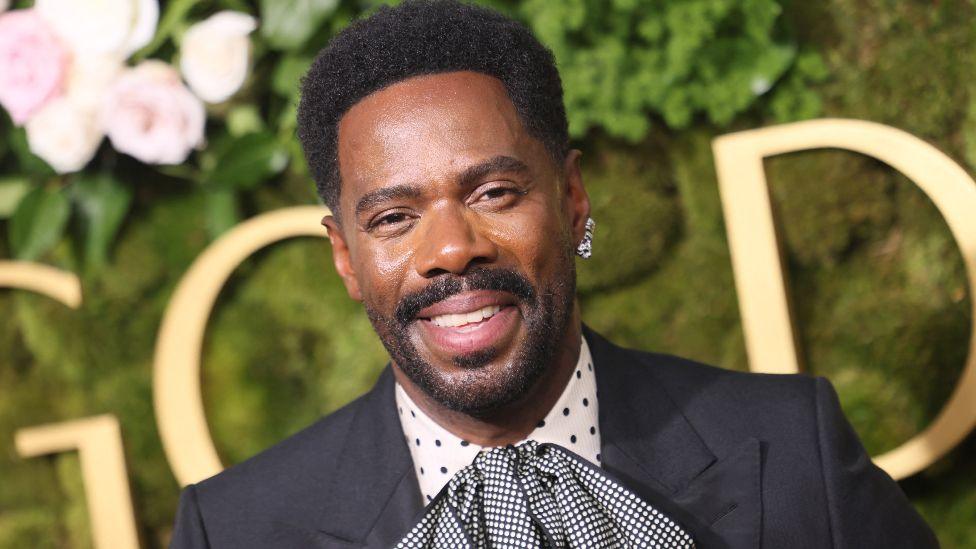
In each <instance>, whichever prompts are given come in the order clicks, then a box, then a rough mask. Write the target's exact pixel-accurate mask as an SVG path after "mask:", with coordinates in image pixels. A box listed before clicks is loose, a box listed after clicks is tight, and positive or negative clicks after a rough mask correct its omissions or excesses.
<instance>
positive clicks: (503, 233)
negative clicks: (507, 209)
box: [489, 203, 571, 279]
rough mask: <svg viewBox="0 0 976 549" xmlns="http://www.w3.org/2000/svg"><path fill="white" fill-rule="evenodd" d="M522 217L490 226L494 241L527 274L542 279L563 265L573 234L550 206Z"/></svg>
mask: <svg viewBox="0 0 976 549" xmlns="http://www.w3.org/2000/svg"><path fill="white" fill-rule="evenodd" d="M533 206H534V207H531V208H525V209H523V210H522V211H520V212H518V213H507V214H505V215H499V216H497V219H494V220H492V223H490V224H489V226H490V238H492V240H494V241H495V243H496V245H497V246H498V247H499V248H500V249H501V250H503V253H504V255H507V256H508V257H510V258H511V259H512V260H513V261H515V262H516V263H517V264H518V265H519V266H520V268H521V269H523V270H524V271H526V274H528V275H530V276H531V277H533V278H536V279H538V278H541V277H543V276H544V275H546V274H548V273H550V272H552V271H553V270H554V269H555V268H557V266H559V265H562V263H563V262H564V261H563V258H562V256H563V255H565V251H564V248H565V246H566V243H567V242H568V241H569V239H570V235H571V233H570V231H569V228H568V227H567V226H565V224H564V223H562V220H561V218H560V217H559V216H558V215H556V214H555V213H554V212H555V211H556V210H555V208H554V207H553V206H551V205H549V204H546V203H540V204H538V205H535V204H533Z"/></svg>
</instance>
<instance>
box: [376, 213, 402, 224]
mask: <svg viewBox="0 0 976 549" xmlns="http://www.w3.org/2000/svg"><path fill="white" fill-rule="evenodd" d="M406 218H407V216H406V215H405V214H402V213H395V214H390V215H384V216H383V217H381V218H379V219H377V220H376V224H377V225H392V224H394V223H399V222H401V221H403V220H404V219H406Z"/></svg>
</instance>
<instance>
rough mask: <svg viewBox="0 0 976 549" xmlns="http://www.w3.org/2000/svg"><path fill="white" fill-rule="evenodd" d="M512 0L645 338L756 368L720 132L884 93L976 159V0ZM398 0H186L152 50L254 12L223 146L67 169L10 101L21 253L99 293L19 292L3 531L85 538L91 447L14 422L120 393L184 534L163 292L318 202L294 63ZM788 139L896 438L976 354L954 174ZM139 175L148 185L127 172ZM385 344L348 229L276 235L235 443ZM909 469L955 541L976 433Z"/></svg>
mask: <svg viewBox="0 0 976 549" xmlns="http://www.w3.org/2000/svg"><path fill="white" fill-rule="evenodd" d="M28 4H29V2H20V3H19V4H18V5H21V6H26V5H28ZM492 5H494V6H495V7H498V8H500V9H502V10H504V11H506V12H508V13H510V14H512V15H514V16H516V17H518V18H520V19H522V20H523V21H525V22H526V23H527V24H529V25H530V26H531V27H532V28H533V29H534V30H535V31H536V33H537V34H538V36H539V37H540V38H541V39H542V40H543V41H544V42H545V43H546V44H548V45H549V46H550V47H552V48H553V50H554V52H555V54H556V57H557V59H558V62H559V64H560V68H561V71H562V75H563V79H564V84H565V87H566V101H567V108H568V111H569V113H570V117H571V129H572V133H573V136H574V138H575V139H576V145H577V146H578V147H579V148H581V149H582V150H583V151H584V160H583V166H584V172H585V182H586V184H587V187H588V189H589V192H590V194H591V198H592V201H593V205H594V215H593V217H594V218H596V219H597V221H598V230H597V234H596V240H595V252H594V256H593V259H591V260H590V261H588V262H585V263H581V265H580V268H581V274H580V296H581V301H582V308H583V316H584V320H585V321H586V322H588V323H590V324H591V325H592V326H593V327H594V328H596V329H597V330H599V331H602V332H604V333H606V334H607V335H609V336H610V337H611V338H612V339H614V340H616V341H618V342H620V343H622V344H626V345H630V346H634V347H638V348H643V349H652V350H656V351H663V352H670V353H675V354H679V355H684V356H688V357H691V358H694V359H698V360H701V361H704V362H708V363H712V364H716V365H719V366H722V367H725V368H730V369H737V370H745V369H747V364H746V356H745V350H744V343H743V337H742V332H741V327H740V320H739V312H738V308H737V303H736V296H735V291H734V287H733V280H732V272H731V265H730V260H729V252H728V248H727V242H726V238H725V233H724V224H723V219H722V214H721V205H720V202H719V196H718V188H717V182H716V178H715V168H714V164H713V158H712V154H711V150H710V141H711V139H712V138H713V137H715V136H717V135H721V134H723V133H728V132H731V131H735V130H740V129H749V128H756V127H761V126H766V125H772V124H777V123H782V122H787V121H793V120H800V119H807V118H816V117H845V118H859V119H865V120H871V121H875V122H880V123H884V124H889V125H892V126H895V127H898V128H901V129H904V130H906V131H908V132H910V133H912V134H914V135H916V136H918V137H920V138H922V139H924V140H926V141H928V142H930V143H932V144H934V145H935V146H936V147H937V148H939V149H940V150H942V151H944V152H946V153H947V154H949V155H950V156H951V157H952V158H953V159H954V160H955V161H957V162H959V163H960V164H961V165H962V166H963V167H964V168H966V169H967V171H968V172H969V173H976V78H973V75H974V74H976V6H974V3H973V2H972V1H963V0H941V1H933V0H927V1H922V0H902V1H896V0H824V1H818V2H801V1H795V2H793V1H789V0H613V1H609V0H606V1H597V0H563V1H560V2H552V1H549V0H524V1H521V2H516V1H501V0H499V1H496V2H493V3H492ZM373 7H374V3H373V2H368V1H367V2H364V1H355V0H341V1H338V0H311V1H298V0H260V1H258V0H252V1H246V0H214V1H209V2H199V3H195V2H187V1H185V0H173V1H171V2H167V3H165V4H164V5H163V8H162V18H161V20H160V25H159V29H158V31H157V34H156V36H155V39H154V40H153V42H152V43H151V44H150V45H149V46H147V48H146V49H144V50H143V51H142V52H141V53H137V54H136V56H137V57H138V56H140V55H142V56H143V57H145V56H149V55H152V56H157V57H159V56H161V57H164V58H169V57H171V56H173V55H175V52H176V51H177V48H178V45H179V41H180V39H181V34H182V32H183V30H185V28H186V27H187V25H188V22H189V21H191V20H196V19H200V18H202V17H205V16H207V15H209V14H211V13H213V12H215V11H218V10H222V9H233V10H237V11H244V12H248V13H250V14H252V15H254V16H255V17H256V18H257V19H258V21H259V28H258V30H257V31H256V32H255V34H254V35H253V37H252V39H253V52H252V68H251V76H250V77H249V79H248V81H247V82H246V84H245V86H244V88H243V90H242V91H241V92H239V93H238V94H237V95H235V96H234V97H233V98H231V99H230V100H229V101H227V102H225V103H222V104H219V105H215V106H210V107H208V120H207V141H208V145H207V147H206V148H204V149H203V150H200V151H198V152H196V153H194V154H193V155H192V157H191V158H190V159H188V161H187V162H186V163H184V164H181V165H178V166H171V167H161V166H148V165H145V164H142V163H140V162H137V161H135V160H133V159H132V158H130V157H128V156H125V155H122V154H120V153H117V152H115V151H114V150H112V149H111V148H110V147H108V146H107V145H104V146H103V147H102V149H100V150H99V152H98V154H97V156H96V157H95V160H93V161H92V163H91V164H89V165H88V167H87V168H85V170H84V171H82V172H80V173H77V174H71V175H55V174H54V172H52V171H51V170H50V169H49V168H48V167H47V166H45V165H44V163H43V161H41V160H40V159H38V158H36V157H34V156H33V155H32V154H31V153H30V152H29V150H28V149H27V146H26V139H25V137H24V134H23V130H22V129H20V128H15V127H14V126H13V124H12V123H11V122H10V120H9V119H3V121H2V122H0V136H3V137H0V258H30V259H34V260H36V261H40V262H43V263H46V264H50V265H55V266H58V267H61V268H64V269H68V270H71V271H74V272H77V273H79V275H80V276H82V279H83V287H84V290H83V291H84V303H83V305H82V306H81V307H80V308H79V309H77V310H70V309H67V308H65V307H63V306H62V305H60V304H58V303H56V302H54V301H52V300H50V299H47V298H43V297H40V296H38V295H35V294H31V293H28V292H24V291H10V290H3V291H2V292H0V319H2V322H0V547H87V546H89V545H90V541H89V540H90V535H89V532H88V526H87V521H88V518H87V511H86V509H85V506H84V497H83V487H82V485H81V481H80V479H81V476H80V471H79V464H78V460H77V457H76V456H74V455H71V454H63V455H58V456H56V457H52V458H34V459H30V460H24V459H21V458H18V457H17V455H16V452H15V450H14V448H13V433H14V431H15V430H16V429H18V428H21V427H25V426H31V425H37V424H41V423H46V422H56V421H63V420H68V419H73V418H78V417H83V416H89V415H94V414H99V413H112V414H115V415H116V416H118V418H119V419H120V421H121V423H122V428H123V436H124V444H125V450H126V457H127V460H128V465H129V468H130V479H131V482H132V487H133V497H134V502H135V506H136V513H137V520H138V522H139V524H140V528H141V534H142V535H143V538H144V546H145V547H165V546H166V544H167V542H168V536H169V533H170V529H171V524H172V520H173V515H174V510H175V507H176V501H177V497H178V492H179V488H178V486H177V484H176V481H175V480H174V478H173V476H172V474H171V472H170V471H169V469H168V465H167V463H166V461H165V458H164V456H163V453H162V449H161V446H160V442H159V438H158V433H157V431H156V428H155V423H154V417H153V410H152V405H151V373H152V353H153V347H154V343H155V337H156V332H157V329H158V327H159V323H160V320H161V316H162V313H163V311H164V309H165V307H166V304H167V301H168V299H169V298H170V296H171V294H172V291H173V288H174V286H175V285H176V283H177V282H178V280H179V278H180V277H181V275H182V274H183V273H184V272H185V271H186V269H187V267H188V266H189V265H190V264H191V262H192V261H193V260H194V258H195V257H196V256H197V255H198V254H199V253H200V252H201V251H202V250H204V249H205V248H206V247H207V245H208V244H209V243H210V242H212V241H213V239H214V238H216V237H218V236H219V235H220V234H221V233H222V232H223V231H225V230H226V229H227V228H229V227H231V226H233V225H234V224H235V223H237V222H238V221H239V220H242V219H246V218H248V217H250V216H253V215H256V214H258V213H261V212H266V211H270V210H274V209H276V208H282V207H287V206H293V205H299V204H314V203H316V198H315V194H314V189H313V185H312V183H311V182H310V180H309V178H308V175H307V172H306V168H305V167H304V164H303V162H302V159H301V155H300V151H299V149H298V146H297V143H296V141H295V139H294V137H293V133H294V103H295V99H296V97H295V86H296V82H297V79H298V78H299V76H300V75H301V74H302V72H303V71H304V69H305V68H306V67H307V65H308V63H309V61H310V59H311V57H312V56H313V55H314V53H315V52H316V51H318V49H319V48H320V47H321V46H322V45H324V44H325V43H326V42H327V41H328V39H329V37H330V36H331V35H332V34H334V32H335V31H336V30H337V29H340V28H341V27H342V26H344V25H345V24H347V23H348V21H349V20H350V19H351V18H353V17H355V16H357V15H358V14H360V13H363V12H365V11H368V10H370V9H372V8H373ZM766 168H767V171H768V175H769V179H770V183H771V186H772V194H773V197H774V202H775V206H776V209H777V213H778V216H779V219H780V221H781V223H782V229H783V234H784V240H785V242H784V253H785V255H786V258H787V264H788V270H789V276H790V280H791V290H792V297H793V301H794V303H795V306H796V318H797V323H798V330H799V337H800V340H801V344H802V348H803V355H804V356H803V359H804V361H805V363H806V364H807V368H808V370H809V371H811V372H812V373H814V374H818V375H825V376H828V377H829V378H830V379H831V380H832V381H833V383H834V384H835V386H836V387H837V389H838V391H839V393H840V396H841V399H842V402H843V405H844V408H845V411H846V412H847V414H848V417H849V418H850V419H851V421H852V422H853V423H854V425H855V427H856V428H857V430H858V432H859V433H860V435H861V437H862V439H863V440H864V442H865V444H866V446H867V447H868V449H869V450H870V451H871V452H872V453H875V454H877V453H880V452H883V451H885V450H888V449H891V448H894V447H895V446H897V445H898V444H900V443H901V442H903V441H905V440H907V439H908V438H909V437H911V436H912V435H913V434H914V433H917V432H918V431H920V430H921V429H922V428H924V427H925V426H926V425H928V424H929V423H930V422H931V421H932V419H933V418H934V417H935V415H936V414H937V413H938V411H939V410H940V408H941V407H942V405H943V403H944V402H945V401H946V398H947V396H948V395H949V393H950V392H951V390H952V388H953V387H954V385H955V382H956V379H957V377H958V375H959V373H960V371H961V369H962V365H963V362H964V360H965V358H966V349H967V347H968V343H969V333H970V331H971V329H972V318H971V316H970V308H969V292H971V291H972V290H971V289H970V288H967V286H966V282H965V276H964V271H963V265H962V260H961V256H960V252H959V251H958V248H957V247H956V245H955V243H954V241H953V239H952V238H951V236H950V234H949V232H948V229H947V227H946V225H945V223H944V221H943V220H942V218H941V217H940V215H939V214H938V212H937V211H936V209H935V207H934V206H933V205H932V203H931V201H929V200H928V199H927V198H926V197H925V196H924V194H923V193H922V192H921V191H920V190H919V189H917V188H916V187H915V186H914V184H913V183H912V182H910V181H908V180H907V179H905V178H904V177H902V176H900V175H898V174H897V173H895V172H893V171H892V170H891V169H889V168H887V167H886V166H884V165H882V164H880V163H878V162H876V161H874V160H871V159H869V158H865V157H861V156H858V155H856V154H853V153H845V152H838V151H816V152H808V153H801V154H792V155H786V156H783V157H777V158H774V159H771V160H769V161H767V163H766ZM99 189H103V190H104V189H115V191H112V192H108V191H105V192H102V191H99ZM119 192H122V193H123V194H127V195H129V198H128V199H127V200H125V201H123V202H124V205H123V206H118V205H117V204H118V201H117V200H116V201H112V199H111V198H105V197H106V196H109V197H111V196H112V195H117V194H118V193H119ZM25 196H26V197H30V196H33V197H34V198H32V199H31V200H33V202H30V201H27V199H26V198H24V197H25ZM52 196H53V197H54V198H50V197H52ZM92 197H94V198H92ZM48 201H53V202H59V201H60V202H59V203H63V204H64V206H63V207H62V206H58V207H59V208H62V209H64V210H65V212H66V213H65V214H63V215H60V217H58V216H55V217H56V218H57V219H60V218H62V217H63V218H64V221H63V223H61V224H60V225H59V224H55V225H58V226H54V227H52V226H51V219H52V217H51V215H50V210H45V208H44V207H41V206H39V205H43V204H45V203H46V202H48ZM53 202H52V203H53ZM25 204H26V205H25ZM86 204H87V205H89V206H86ZM91 204H96V205H99V204H101V205H104V204H109V205H112V204H115V205H116V206H113V207H115V210H112V211H116V210H119V211H121V212H122V213H121V214H120V215H118V218H119V221H118V223H117V224H113V225H112V226H111V227H108V228H105V227H102V228H100V229H93V227H94V226H96V225H97V221H95V220H97V219H99V217H98V215H97V213H98V212H99V211H103V210H99V209H98V208H94V209H92V208H91V207H90V205H91ZM93 211H94V212H95V214H93V213H92V212H93ZM973 215H976V212H974V213H973ZM106 233H107V236H106ZM93 250H94V251H93ZM99 250H104V252H100V251H99ZM385 360H386V358H385V353H384V351H383V349H382V347H381V346H380V344H379V343H378V341H377V340H376V338H375V336H374V335H373V333H372V330H371V328H370V326H369V323H368V321H367V319H366V317H365V315H364V314H363V312H362V310H361V308H360V307H359V306H358V305H357V304H355V303H353V302H352V301H350V300H349V299H348V298H347V297H346V295H345V292H344V289H343V288H342V285H341V283H340V282H339V280H338V278H337V276H336V275H335V273H334V272H333V269H332V267H331V262H330V251H329V247H328V244H327V242H326V241H325V240H317V239H313V238H302V239H295V240H291V241H286V242H283V243H280V244H278V245H274V246H272V247H270V248H267V249H265V250H263V251H262V252H259V253H257V254H255V255H254V256H252V257H251V258H250V259H249V260H248V261H247V262H246V263H245V264H243V265H242V266H241V267H240V268H239V269H238V270H237V272H236V273H235V275H234V277H233V278H232V280H231V281H230V282H229V283H228V284H227V286H226V287H225V288H224V290H223V292H222V294H221V297H220V300H219V303H218V305H217V307H216V309H215V311H214V313H213V316H212V318H211V322H210V325H209V328H208V333H207V338H206V345H205V356H204V360H203V367H204V378H205V379H204V387H205V401H206V406H207V413H208V418H209V422H210V426H211V429H212V431H213V434H214V437H215V440H216V444H217V447H218V449H219V451H220V452H221V454H222V456H223V458H224V460H225V462H227V463H234V462H238V461H241V460H243V459H245V458H247V457H248V456H250V455H253V454H254V453H256V452H258V451H260V450H261V449H263V448H265V447H267V446H269V445H271V444H273V443H274V442H276V441H278V440H280V439H282V438H284V437H285V436H287V435H289V434H290V433H293V432H295V431H297V430H298V429H300V428H301V427H303V426H305V425H307V424H309V423H311V422H312V421H314V420H315V419H316V418H317V417H319V416H320V415H322V414H325V413H328V412H330V411H332V410H335V409H336V408H338V407H339V406H341V405H343V404H345V403H346V402H348V401H350V400H351V399H352V398H354V397H355V396H357V395H358V394H360V393H362V392H363V391H365V390H366V389H367V388H368V387H369V386H370V385H371V384H372V382H373V380H374V379H375V377H376V375H377V374H378V372H379V371H380V369H381V368H382V367H383V365H384V363H385ZM902 487H903V488H904V489H905V491H906V492H907V493H908V494H909V496H910V498H911V499H912V501H913V502H914V503H915V504H916V505H917V506H918V508H919V509H920V511H921V512H922V514H923V515H924V516H925V517H926V519H927V520H928V521H929V522H930V523H931V524H932V525H933V527H934V528H935V529H936V531H937V533H938V535H939V537H940V539H941V541H942V543H943V545H944V546H945V547H947V548H976V436H974V435H970V437H969V438H968V439H967V440H966V441H965V442H964V443H963V444H962V445H960V446H959V447H958V448H957V449H956V450H954V451H953V452H951V453H950V454H949V455H948V456H946V457H945V458H943V459H941V460H940V461H939V462H937V463H936V464H935V465H933V466H932V467H930V468H929V469H927V470H926V471H924V472H922V473H919V474H918V475H915V476H914V477H912V478H909V479H907V480H905V481H903V482H902Z"/></svg>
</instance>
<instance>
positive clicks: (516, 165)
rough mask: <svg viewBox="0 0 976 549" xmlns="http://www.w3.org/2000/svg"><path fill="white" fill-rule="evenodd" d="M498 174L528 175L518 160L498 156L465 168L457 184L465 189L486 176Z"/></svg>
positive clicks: (523, 163)
mask: <svg viewBox="0 0 976 549" xmlns="http://www.w3.org/2000/svg"><path fill="white" fill-rule="evenodd" d="M498 172H514V173H528V172H529V167H528V165H526V164H525V162H522V161H521V160H519V159H518V158H514V157H511V156H505V155H498V156H495V157H492V158H489V159H488V160H485V161H483V162H479V163H477V164H475V165H473V166H469V167H467V168H465V169H464V171H463V172H461V176H460V177H459V178H458V184H460V185H461V186H462V187H466V186H469V185H471V184H473V183H476V182H477V181H478V180H479V179H481V178H482V177H484V176H486V175H488V174H492V173H498Z"/></svg>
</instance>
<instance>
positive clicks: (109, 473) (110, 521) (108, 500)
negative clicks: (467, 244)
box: [14, 414, 139, 549]
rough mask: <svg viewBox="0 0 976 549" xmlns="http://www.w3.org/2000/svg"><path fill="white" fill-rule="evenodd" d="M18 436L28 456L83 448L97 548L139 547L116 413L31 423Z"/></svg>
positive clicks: (19, 450) (80, 452) (16, 441)
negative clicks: (46, 423) (60, 421)
mask: <svg viewBox="0 0 976 549" xmlns="http://www.w3.org/2000/svg"><path fill="white" fill-rule="evenodd" d="M14 436H15V439H14V444H15V446H16V447H17V453H18V454H20V455H21V456H22V457H34V456H40V455H46V454H57V453H61V452H70V451H72V450H78V456H79V459H80V460H81V478H82V481H83V482H84V485H85V501H86V502H87V503H88V514H89V517H90V520H91V525H92V536H93V537H94V538H95V547H98V548H99V549H109V548H111V549H137V548H138V547H139V538H138V536H137V535H136V519H135V513H134V512H133V510H132V496H131V493H130V492H129V477H128V472H127V470H126V467H125V453H124V452H123V450H122V431H121V429H120V428H119V422H118V420H117V419H116V418H115V416H113V415H111V414H105V415H100V416H94V417H89V418H84V419H75V420H71V421H65V422H62V423H53V424H48V425H40V426H37V427H27V428H24V429H20V430H18V431H17V433H16V434H15V435H14Z"/></svg>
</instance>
